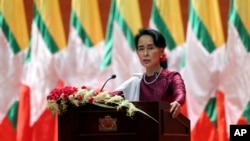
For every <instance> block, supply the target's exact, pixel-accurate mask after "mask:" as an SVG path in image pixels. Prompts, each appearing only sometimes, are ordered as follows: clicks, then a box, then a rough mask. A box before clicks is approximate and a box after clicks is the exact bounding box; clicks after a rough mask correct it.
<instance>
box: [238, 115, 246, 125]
mask: <svg viewBox="0 0 250 141" xmlns="http://www.w3.org/2000/svg"><path fill="white" fill-rule="evenodd" d="M237 124H241V125H242V124H243V125H246V124H248V122H247V120H246V119H245V117H244V116H240V118H239V120H238V123H237Z"/></svg>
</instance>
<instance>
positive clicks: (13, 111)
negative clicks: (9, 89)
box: [7, 101, 18, 129]
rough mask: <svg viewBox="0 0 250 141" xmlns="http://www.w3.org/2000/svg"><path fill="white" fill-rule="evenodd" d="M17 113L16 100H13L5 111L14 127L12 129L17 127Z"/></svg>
mask: <svg viewBox="0 0 250 141" xmlns="http://www.w3.org/2000/svg"><path fill="white" fill-rule="evenodd" d="M17 114H18V102H17V101H15V102H14V103H13V104H12V106H11V107H10V109H9V111H8V113H7V117H8V118H9V120H10V121H11V124H12V126H13V127H14V129H16V127H17Z"/></svg>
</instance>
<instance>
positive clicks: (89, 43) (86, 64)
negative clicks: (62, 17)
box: [61, 0, 104, 88]
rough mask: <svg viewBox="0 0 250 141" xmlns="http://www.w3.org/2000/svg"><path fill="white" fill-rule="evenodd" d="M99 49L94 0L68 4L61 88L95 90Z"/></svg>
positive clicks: (99, 29)
mask: <svg viewBox="0 0 250 141" xmlns="http://www.w3.org/2000/svg"><path fill="white" fill-rule="evenodd" d="M103 45H104V35H103V31H102V24H101V19H100V13H99V6H98V0H72V9H71V19H70V33H69V39H68V47H67V49H65V51H64V55H63V61H62V63H63V65H62V69H61V73H62V74H61V75H62V80H63V81H64V83H65V85H71V86H77V87H80V86H82V85H85V86H88V87H92V88H93V87H94V88H95V87H97V85H98V79H99V74H100V64H101V59H102V54H103V53H102V48H103Z"/></svg>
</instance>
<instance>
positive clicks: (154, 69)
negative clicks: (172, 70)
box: [146, 67, 162, 76]
mask: <svg viewBox="0 0 250 141" xmlns="http://www.w3.org/2000/svg"><path fill="white" fill-rule="evenodd" d="M161 69H162V67H158V68H153V69H146V75H147V76H153V75H155V73H158V74H159V73H160V72H161Z"/></svg>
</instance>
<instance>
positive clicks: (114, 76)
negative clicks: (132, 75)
mask: <svg viewBox="0 0 250 141" xmlns="http://www.w3.org/2000/svg"><path fill="white" fill-rule="evenodd" d="M115 78H116V75H115V74H113V75H111V77H110V78H109V79H107V80H106V81H105V83H104V84H103V85H102V88H101V90H100V92H102V90H103V88H104V86H105V85H106V83H107V82H108V81H109V80H110V79H115Z"/></svg>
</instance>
